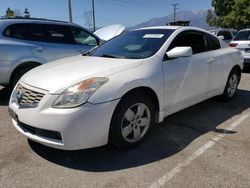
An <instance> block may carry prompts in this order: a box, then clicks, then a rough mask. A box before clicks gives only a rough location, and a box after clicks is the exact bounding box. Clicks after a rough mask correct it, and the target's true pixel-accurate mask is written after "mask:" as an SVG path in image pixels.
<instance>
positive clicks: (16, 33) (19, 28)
mask: <svg viewBox="0 0 250 188" xmlns="http://www.w3.org/2000/svg"><path fill="white" fill-rule="evenodd" d="M27 33H28V27H27V24H13V25H10V26H8V27H7V28H6V29H5V30H4V32H3V35H4V36H6V37H10V38H16V39H26V36H27Z"/></svg>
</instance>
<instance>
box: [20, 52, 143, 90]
mask: <svg viewBox="0 0 250 188" xmlns="http://www.w3.org/2000/svg"><path fill="white" fill-rule="evenodd" d="M141 63H142V60H132V59H112V58H103V57H90V56H81V55H79V56H74V57H69V58H65V59H61V60H57V61H55V62H51V63H47V64H45V65H42V66H39V67H37V68H35V69H33V70H31V71H29V72H28V73H26V74H25V75H24V76H23V77H22V78H21V82H24V83H25V84H28V85H30V86H33V87H37V88H40V89H43V90H47V91H48V92H49V93H51V94H61V93H62V92H63V91H64V90H66V89H67V88H69V87H70V86H72V85H74V84H76V83H78V82H81V81H83V80H86V79H88V78H91V77H105V76H109V75H111V74H115V73H117V72H120V71H123V70H125V69H129V68H132V67H135V66H138V65H140V64H141Z"/></svg>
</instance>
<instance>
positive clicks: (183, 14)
mask: <svg viewBox="0 0 250 188" xmlns="http://www.w3.org/2000/svg"><path fill="white" fill-rule="evenodd" d="M206 16H207V10H204V9H203V10H193V11H189V10H183V11H178V12H177V13H176V20H177V21H179V20H182V21H183V20H184V21H187V20H190V26H194V27H200V28H203V29H209V28H210V26H209V25H208V24H207V23H206ZM172 21H173V14H169V15H167V16H164V17H160V18H152V19H150V20H148V21H146V22H143V23H140V24H138V25H136V26H133V27H130V28H129V29H136V28H142V27H149V26H160V25H166V24H167V23H169V22H172Z"/></svg>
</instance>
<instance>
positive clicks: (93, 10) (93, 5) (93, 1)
mask: <svg viewBox="0 0 250 188" xmlns="http://www.w3.org/2000/svg"><path fill="white" fill-rule="evenodd" d="M92 13H93V29H94V31H95V0H92Z"/></svg>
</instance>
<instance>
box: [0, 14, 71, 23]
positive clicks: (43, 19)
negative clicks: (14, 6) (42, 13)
mask: <svg viewBox="0 0 250 188" xmlns="http://www.w3.org/2000/svg"><path fill="white" fill-rule="evenodd" d="M0 20H41V21H51V22H62V23H69V22H67V21H62V20H52V19H46V18H32V17H31V18H25V17H21V16H15V17H10V18H4V17H2V18H0Z"/></svg>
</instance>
